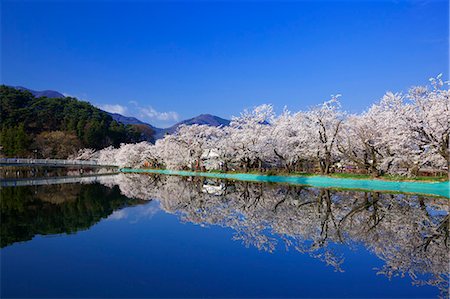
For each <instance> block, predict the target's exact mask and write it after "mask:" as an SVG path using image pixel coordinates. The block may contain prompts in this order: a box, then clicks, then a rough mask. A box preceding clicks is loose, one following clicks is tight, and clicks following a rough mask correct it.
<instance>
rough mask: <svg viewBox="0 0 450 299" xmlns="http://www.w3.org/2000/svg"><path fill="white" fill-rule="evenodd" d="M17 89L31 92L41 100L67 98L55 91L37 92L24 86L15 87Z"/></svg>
mask: <svg viewBox="0 0 450 299" xmlns="http://www.w3.org/2000/svg"><path fill="white" fill-rule="evenodd" d="M14 88H15V89H18V90H26V91H29V92H31V94H32V95H34V96H35V97H36V98H40V97H47V98H64V97H65V96H64V95H63V94H62V93H59V92H57V91H54V90H42V91H37V90H32V89H29V88H26V87H23V86H14Z"/></svg>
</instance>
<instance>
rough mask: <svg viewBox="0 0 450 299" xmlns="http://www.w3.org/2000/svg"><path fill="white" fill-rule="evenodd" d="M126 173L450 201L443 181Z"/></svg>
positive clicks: (160, 171)
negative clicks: (440, 198)
mask: <svg viewBox="0 0 450 299" xmlns="http://www.w3.org/2000/svg"><path fill="white" fill-rule="evenodd" d="M120 172H123V173H150V174H164V175H179V176H191V177H192V176H195V177H205V178H215V179H231V180H239V181H249V182H264V183H287V184H292V185H305V186H311V187H315V188H326V189H336V188H342V189H348V190H366V191H376V192H400V193H410V194H427V195H434V196H443V197H447V198H450V194H449V182H448V181H445V182H441V181H394V180H381V179H367V178H358V179H355V178H348V177H347V178H343V177H332V176H321V175H309V176H308V175H295V174H290V175H268V173H249V172H248V173H238V172H236V173H230V172H228V173H220V172H196V171H184V170H167V169H143V168H141V169H130V168H122V169H120Z"/></svg>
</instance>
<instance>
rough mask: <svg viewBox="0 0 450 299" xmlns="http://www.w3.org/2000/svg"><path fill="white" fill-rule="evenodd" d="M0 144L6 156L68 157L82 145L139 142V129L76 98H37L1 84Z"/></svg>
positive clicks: (95, 145)
mask: <svg viewBox="0 0 450 299" xmlns="http://www.w3.org/2000/svg"><path fill="white" fill-rule="evenodd" d="M0 107H1V109H0V119H1V131H0V146H1V154H2V155H4V156H11V157H14V156H22V157H25V156H40V157H45V158H65V157H67V156H69V155H71V154H74V153H75V152H76V151H77V150H78V149H80V148H85V147H88V148H94V149H100V148H104V147H107V146H109V145H113V146H118V145H119V144H120V143H128V142H137V141H140V135H141V133H140V131H139V130H137V129H136V128H135V127H133V126H129V125H124V124H121V123H119V122H117V121H115V120H113V118H112V117H111V116H110V115H109V114H108V113H106V112H104V111H102V110H100V109H98V108H96V107H94V106H92V105H91V104H90V103H88V102H83V101H79V100H77V99H75V98H70V97H61V98H48V97H40V98H37V97H35V96H34V95H33V94H32V93H31V92H30V91H27V90H24V89H22V90H20V89H16V88H12V87H7V86H5V85H1V86H0Z"/></svg>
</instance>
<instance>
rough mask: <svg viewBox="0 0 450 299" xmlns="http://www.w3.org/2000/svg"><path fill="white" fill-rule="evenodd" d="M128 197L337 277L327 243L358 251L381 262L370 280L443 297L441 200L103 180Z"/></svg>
mask: <svg viewBox="0 0 450 299" xmlns="http://www.w3.org/2000/svg"><path fill="white" fill-rule="evenodd" d="M103 184H105V185H108V186H111V187H112V186H114V185H118V186H119V188H120V190H121V192H122V193H123V194H124V195H126V196H128V197H131V198H138V199H158V200H159V201H160V205H161V208H162V209H163V210H164V211H166V212H168V213H174V214H177V215H179V217H180V218H181V219H182V220H183V221H189V222H192V223H197V224H200V225H220V226H225V227H230V228H232V229H233V230H234V231H235V235H234V238H235V239H236V240H240V241H242V242H243V244H244V245H246V246H255V247H257V248H258V249H260V250H265V251H269V252H273V251H274V250H276V249H277V248H279V247H280V246H279V245H281V244H280V242H281V243H282V244H283V245H284V246H285V247H287V248H294V249H295V250H298V251H299V252H301V253H307V254H310V255H311V256H312V257H314V258H318V259H320V260H322V261H323V262H325V263H326V264H328V265H330V266H332V267H333V268H334V269H335V270H336V271H344V270H345V263H344V258H345V256H343V254H342V253H340V252H338V250H337V249H336V248H338V247H336V246H333V245H334V244H345V245H346V246H348V247H353V246H355V245H358V244H362V245H363V246H364V247H366V248H367V249H368V250H370V251H371V252H373V253H374V254H376V255H377V256H378V257H379V258H380V259H382V260H383V261H384V266H383V267H382V268H380V269H377V270H376V271H377V274H382V275H386V276H387V277H388V278H391V277H393V276H402V277H403V276H406V275H407V276H409V277H411V279H412V281H413V283H414V284H417V285H432V286H436V287H437V288H439V289H440V291H441V295H442V296H445V295H446V294H448V287H449V286H448V280H449V259H450V257H449V243H450V242H449V213H448V212H449V206H448V199H445V198H432V197H424V196H417V195H404V194H387V193H377V192H355V191H335V190H333V191H332V190H326V189H316V188H307V187H301V186H289V185H270V184H256V183H248V182H231V181H213V180H210V179H202V178H182V177H176V176H156V175H153V176H145V175H123V174H121V175H118V176H115V177H114V179H113V180H109V179H108V180H105V181H104V182H103Z"/></svg>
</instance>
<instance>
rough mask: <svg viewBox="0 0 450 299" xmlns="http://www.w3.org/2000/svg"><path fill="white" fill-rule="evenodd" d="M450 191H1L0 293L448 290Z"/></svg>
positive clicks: (273, 187)
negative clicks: (449, 195) (441, 194)
mask: <svg viewBox="0 0 450 299" xmlns="http://www.w3.org/2000/svg"><path fill="white" fill-rule="evenodd" d="M448 214H449V206H448V199H446V198H431V197H424V196H415V195H402V194H387V193H376V192H369V193H365V192H354V191H333V190H326V189H317V188H305V187H300V186H289V185H277V184H267V183H249V182H233V181H220V180H211V179H203V178H199V177H197V178H189V177H176V176H157V175H152V176H147V175H132V174H129V175H125V174H120V175H115V176H104V177H98V178H96V182H91V183H87V182H86V181H85V182H84V183H83V184H73V183H72V184H55V185H50V186H29V187H26V186H24V187H4V188H2V189H1V247H2V249H1V251H0V253H1V297H2V298H5V297H403V298H405V297H406V298H413V297H421V298H423V297H427V298H428V297H430V298H436V297H439V296H441V297H447V296H448V279H449V259H450V257H449V242H450V240H449V216H448Z"/></svg>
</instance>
